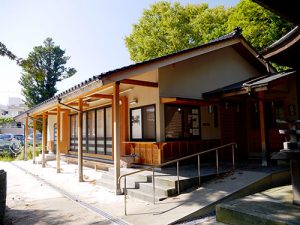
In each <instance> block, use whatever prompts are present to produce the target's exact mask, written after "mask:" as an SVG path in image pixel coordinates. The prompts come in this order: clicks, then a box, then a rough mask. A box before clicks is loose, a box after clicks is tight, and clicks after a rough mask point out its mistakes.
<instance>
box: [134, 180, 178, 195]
mask: <svg viewBox="0 0 300 225" xmlns="http://www.w3.org/2000/svg"><path fill="white" fill-rule="evenodd" d="M139 190H140V191H142V192H144V193H152V192H153V183H141V184H140V187H139ZM155 193H156V194H157V195H161V196H166V197H170V196H173V195H175V194H177V189H176V188H175V187H173V188H171V187H166V186H160V185H156V184H155Z"/></svg>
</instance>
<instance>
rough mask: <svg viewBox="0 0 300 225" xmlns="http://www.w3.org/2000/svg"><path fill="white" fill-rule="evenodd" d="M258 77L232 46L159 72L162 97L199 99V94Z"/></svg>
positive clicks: (254, 70) (255, 71)
mask: <svg viewBox="0 0 300 225" xmlns="http://www.w3.org/2000/svg"><path fill="white" fill-rule="evenodd" d="M258 75H260V74H259V72H258V71H257V70H256V69H254V68H253V66H252V65H250V64H249V63H248V62H247V61H246V60H245V59H244V58H243V57H242V56H240V55H239V54H238V53H237V52H236V51H235V50H234V49H233V48H232V47H226V48H224V49H220V50H217V51H215V52H210V53H207V54H205V55H201V56H198V57H195V58H193V59H190V60H186V61H183V62H180V63H176V64H173V65H170V66H166V67H163V68H161V69H159V91H160V96H161V97H184V98H198V99H201V98H202V93H204V92H208V91H212V90H214V89H217V88H220V87H224V86H227V85H229V84H233V83H235V82H238V81H242V80H245V79H248V78H250V77H254V76H258Z"/></svg>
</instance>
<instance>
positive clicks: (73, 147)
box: [70, 115, 78, 151]
mask: <svg viewBox="0 0 300 225" xmlns="http://www.w3.org/2000/svg"><path fill="white" fill-rule="evenodd" d="M77 118H78V117H77V115H71V116H70V122H71V140H70V149H71V150H72V151H77V149H78V142H77V141H78V135H77V134H78V132H77V126H78V125H77V123H78V120H77Z"/></svg>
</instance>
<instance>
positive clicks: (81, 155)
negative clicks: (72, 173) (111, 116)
mask: <svg viewBox="0 0 300 225" xmlns="http://www.w3.org/2000/svg"><path fill="white" fill-rule="evenodd" d="M78 109H79V110H80V111H78V126H77V128H78V178H79V182H83V171H82V163H83V152H82V98H79V99H78Z"/></svg>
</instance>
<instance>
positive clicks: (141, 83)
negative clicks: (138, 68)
mask: <svg viewBox="0 0 300 225" xmlns="http://www.w3.org/2000/svg"><path fill="white" fill-rule="evenodd" d="M120 82H121V83H122V84H133V85H138V86H145V87H158V83H157V82H150V81H143V80H132V79H124V80H121V81H120Z"/></svg>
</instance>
